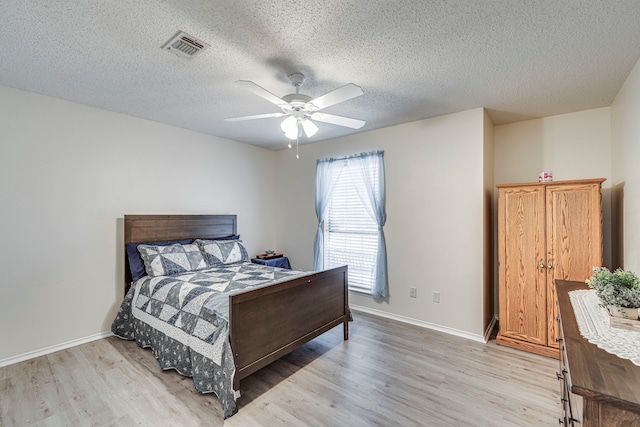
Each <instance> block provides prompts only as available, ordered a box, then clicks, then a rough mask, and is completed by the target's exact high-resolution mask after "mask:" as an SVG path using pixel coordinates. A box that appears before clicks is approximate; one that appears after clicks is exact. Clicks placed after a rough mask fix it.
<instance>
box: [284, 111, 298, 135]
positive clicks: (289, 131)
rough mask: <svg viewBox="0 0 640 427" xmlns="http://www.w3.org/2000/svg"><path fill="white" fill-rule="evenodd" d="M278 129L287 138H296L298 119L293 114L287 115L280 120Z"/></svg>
mask: <svg viewBox="0 0 640 427" xmlns="http://www.w3.org/2000/svg"><path fill="white" fill-rule="evenodd" d="M280 129H282V131H283V132H284V136H286V137H287V138H288V139H296V138H297V137H298V120H296V118H295V117H293V116H289V117H287V118H286V119H284V120H283V121H282V123H281V124H280Z"/></svg>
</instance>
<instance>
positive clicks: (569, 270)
mask: <svg viewBox="0 0 640 427" xmlns="http://www.w3.org/2000/svg"><path fill="white" fill-rule="evenodd" d="M546 193H547V194H546V205H547V207H546V213H547V256H546V264H547V268H546V270H547V283H548V285H549V286H548V295H547V307H548V313H549V317H548V319H547V328H548V337H549V343H548V345H549V346H554V347H557V346H558V343H557V342H556V338H557V337H559V335H558V334H559V331H558V330H557V327H558V322H556V318H557V317H558V309H557V306H556V303H555V301H556V294H555V289H556V286H555V283H556V280H575V281H580V282H584V281H585V280H586V279H588V278H589V277H590V276H591V275H592V274H593V267H597V266H601V265H602V208H601V200H600V184H598V183H596V184H593V183H591V184H573V185H562V186H560V185H559V186H553V185H549V186H547V191H546Z"/></svg>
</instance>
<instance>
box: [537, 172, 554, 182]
mask: <svg viewBox="0 0 640 427" xmlns="http://www.w3.org/2000/svg"><path fill="white" fill-rule="evenodd" d="M538 181H540V182H546V181H553V172H540V173H539V174H538Z"/></svg>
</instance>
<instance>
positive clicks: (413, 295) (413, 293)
mask: <svg viewBox="0 0 640 427" xmlns="http://www.w3.org/2000/svg"><path fill="white" fill-rule="evenodd" d="M409 296H410V297H411V298H416V297H417V296H418V288H409Z"/></svg>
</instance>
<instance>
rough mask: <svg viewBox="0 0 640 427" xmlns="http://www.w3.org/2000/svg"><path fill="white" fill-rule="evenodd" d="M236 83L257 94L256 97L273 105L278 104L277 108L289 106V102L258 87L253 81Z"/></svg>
mask: <svg viewBox="0 0 640 427" xmlns="http://www.w3.org/2000/svg"><path fill="white" fill-rule="evenodd" d="M236 83H237V84H239V85H240V86H242V87H243V88H245V89H247V90H249V91H251V92H253V93H255V94H256V95H258V96H260V97H262V98H264V99H266V100H267V101H269V102H271V103H273V104H276V105H277V106H284V105H289V103H288V102H287V101H284V100H283V99H281V98H278V97H277V96H275V95H274V94H272V93H271V92H269V91H268V90H266V89H265V88H263V87H261V86H258V85H257V84H255V83H254V82H252V81H249V80H238V81H237V82H236Z"/></svg>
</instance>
